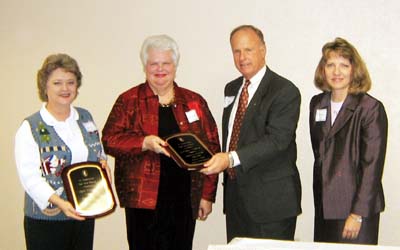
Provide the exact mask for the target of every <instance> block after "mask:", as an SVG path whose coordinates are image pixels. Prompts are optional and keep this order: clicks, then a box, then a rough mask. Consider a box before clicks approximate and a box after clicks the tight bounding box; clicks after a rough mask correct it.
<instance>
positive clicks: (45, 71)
mask: <svg viewBox="0 0 400 250" xmlns="http://www.w3.org/2000/svg"><path fill="white" fill-rule="evenodd" d="M58 68H62V69H64V70H65V71H67V72H70V73H72V74H74V75H75V77H76V80H77V83H78V88H79V87H80V86H81V85H82V73H81V71H80V69H79V66H78V63H77V62H76V61H75V59H74V58H72V57H70V56H69V55H67V54H53V55H49V56H48V57H47V58H46V59H45V60H44V62H43V65H42V67H41V68H40V69H39V71H38V73H37V87H38V92H39V98H40V100H42V101H44V102H47V101H48V97H47V93H46V83H47V80H48V79H49V76H50V74H51V73H52V72H53V71H54V70H56V69H58Z"/></svg>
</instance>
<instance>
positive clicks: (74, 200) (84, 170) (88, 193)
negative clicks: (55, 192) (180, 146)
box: [61, 162, 116, 218]
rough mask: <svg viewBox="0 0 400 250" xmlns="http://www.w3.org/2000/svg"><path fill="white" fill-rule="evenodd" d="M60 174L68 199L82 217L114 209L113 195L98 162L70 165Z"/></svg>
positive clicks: (96, 216)
mask: <svg viewBox="0 0 400 250" xmlns="http://www.w3.org/2000/svg"><path fill="white" fill-rule="evenodd" d="M61 175H62V179H63V182H64V187H65V190H66V191H67V197H68V200H69V202H71V204H72V205H73V206H74V208H75V210H76V211H77V212H78V213H79V214H80V215H81V216H82V217H86V218H98V217H101V216H105V215H107V214H109V213H112V212H113V211H114V210H115V207H116V205H115V197H114V194H113V192H112V189H111V185H110V182H109V180H108V177H107V173H106V171H105V170H104V169H103V168H102V167H101V164H100V163H99V162H82V163H77V164H73V165H70V166H68V167H66V168H65V169H63V172H62V174H61Z"/></svg>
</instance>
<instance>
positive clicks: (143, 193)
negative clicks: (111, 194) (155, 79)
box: [102, 83, 220, 218]
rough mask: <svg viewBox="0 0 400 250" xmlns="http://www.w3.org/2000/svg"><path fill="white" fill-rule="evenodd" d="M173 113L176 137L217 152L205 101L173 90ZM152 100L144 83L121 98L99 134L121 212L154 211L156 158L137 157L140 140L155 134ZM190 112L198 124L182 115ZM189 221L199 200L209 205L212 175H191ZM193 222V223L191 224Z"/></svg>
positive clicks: (213, 187) (212, 193) (154, 100)
mask: <svg viewBox="0 0 400 250" xmlns="http://www.w3.org/2000/svg"><path fill="white" fill-rule="evenodd" d="M174 88H175V89H174V91H175V104H174V105H173V109H172V110H173V113H174V116H175V119H176V121H177V123H178V125H179V128H180V130H181V132H192V133H194V134H196V135H197V136H199V137H200V138H201V139H202V140H203V141H204V142H205V143H206V144H207V146H208V147H209V149H210V150H211V151H212V152H213V153H217V152H219V151H220V145H219V138H218V130H217V126H216V124H215V121H214V118H213V117H212V115H211V112H210V110H209V109H208V106H207V103H206V101H205V100H204V99H203V98H202V97H201V96H200V95H199V94H197V93H194V92H192V91H190V90H187V89H184V88H180V87H178V86H177V85H176V84H174ZM158 105H159V103H158V97H157V96H156V95H154V93H153V91H152V90H151V88H150V87H149V84H148V83H142V84H140V85H138V86H135V87H133V88H131V89H129V90H128V91H126V92H124V93H122V94H121V95H120V96H119V97H118V99H117V100H116V102H115V104H114V106H113V108H112V110H111V113H110V115H109V117H108V119H107V122H106V124H105V126H104V129H103V133H102V134H103V137H102V141H103V145H104V148H105V152H106V153H107V154H109V155H111V156H113V157H114V158H115V186H116V189H117V195H118V198H119V202H120V206H121V207H130V208H147V209H155V207H156V203H157V193H158V185H159V179H160V158H159V155H158V154H156V153H154V152H152V151H144V152H143V151H142V144H143V140H144V137H145V136H147V135H157V134H158ZM189 110H195V111H196V113H197V115H198V117H199V119H198V121H194V122H192V123H189V122H188V119H187V118H186V114H185V112H188V111H189ZM191 179H192V182H191V200H192V208H193V213H194V216H196V217H197V210H198V207H199V203H200V198H203V199H206V200H208V201H213V202H214V201H215V195H216V190H217V183H218V175H210V176H205V175H203V174H200V173H199V172H196V171H192V172H191ZM196 217H195V218H196Z"/></svg>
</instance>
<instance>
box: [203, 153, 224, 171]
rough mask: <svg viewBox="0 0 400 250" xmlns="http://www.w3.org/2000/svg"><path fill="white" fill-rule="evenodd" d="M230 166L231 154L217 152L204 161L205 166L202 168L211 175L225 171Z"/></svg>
mask: <svg viewBox="0 0 400 250" xmlns="http://www.w3.org/2000/svg"><path fill="white" fill-rule="evenodd" d="M228 166H229V154H228V153H226V152H223V153H217V154H215V155H213V157H212V158H211V159H210V160H208V161H207V162H206V163H204V168H203V169H201V170H200V172H201V173H203V174H206V175H210V174H218V173H221V172H222V171H224V170H225V169H226V168H228Z"/></svg>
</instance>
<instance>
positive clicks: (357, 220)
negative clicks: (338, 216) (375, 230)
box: [342, 214, 362, 240]
mask: <svg viewBox="0 0 400 250" xmlns="http://www.w3.org/2000/svg"><path fill="white" fill-rule="evenodd" d="M361 224H362V217H361V216H360V215H357V214H350V215H349V217H347V219H346V222H345V224H344V228H343V233H342V237H343V238H344V239H349V240H354V239H357V237H358V233H359V232H360V228H361Z"/></svg>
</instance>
